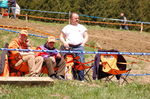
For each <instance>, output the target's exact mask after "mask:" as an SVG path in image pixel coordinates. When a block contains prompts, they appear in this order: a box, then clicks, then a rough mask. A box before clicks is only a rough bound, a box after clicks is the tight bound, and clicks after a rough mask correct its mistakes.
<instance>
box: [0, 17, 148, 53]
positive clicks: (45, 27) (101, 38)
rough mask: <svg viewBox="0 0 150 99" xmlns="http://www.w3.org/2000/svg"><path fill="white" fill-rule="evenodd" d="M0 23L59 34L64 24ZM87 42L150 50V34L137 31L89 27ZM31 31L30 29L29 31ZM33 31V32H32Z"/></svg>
mask: <svg viewBox="0 0 150 99" xmlns="http://www.w3.org/2000/svg"><path fill="white" fill-rule="evenodd" d="M0 25H8V26H17V27H30V28H34V29H37V30H41V31H44V32H48V33H52V34H54V35H56V36H59V34H60V32H61V29H62V28H63V26H64V25H65V24H48V23H40V22H37V23H35V22H32V21H29V22H27V21H24V20H12V19H0ZM87 28H88V33H89V42H94V44H96V45H95V46H99V47H102V48H104V49H117V50H119V51H122V52H150V34H149V33H140V32H139V31H136V32H135V31H134V32H133V31H121V30H113V29H108V28H100V27H99V28H98V27H94V26H93V27H89V26H87ZM30 32H31V31H30ZM34 33H35V32H34Z"/></svg>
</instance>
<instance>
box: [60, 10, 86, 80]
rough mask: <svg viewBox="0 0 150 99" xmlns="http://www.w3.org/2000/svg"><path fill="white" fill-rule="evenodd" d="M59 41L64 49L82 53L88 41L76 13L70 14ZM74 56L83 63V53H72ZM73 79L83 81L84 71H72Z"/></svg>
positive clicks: (84, 28)
mask: <svg viewBox="0 0 150 99" xmlns="http://www.w3.org/2000/svg"><path fill="white" fill-rule="evenodd" d="M60 40H61V41H62V43H63V46H64V47H65V49H70V50H73V51H84V45H85V43H86V42H87V40H88V33H87V28H86V27H84V26H83V25H81V24H79V15H78V14H77V13H71V15H70V24H68V25H67V26H65V27H64V28H63V29H62V32H61V34H60ZM74 54H75V55H76V56H79V57H80V59H79V61H80V62H81V63H84V54H83V53H74ZM76 72H77V75H78V76H74V78H75V79H78V80H80V81H84V70H79V71H73V75H76V74H75V73H76Z"/></svg>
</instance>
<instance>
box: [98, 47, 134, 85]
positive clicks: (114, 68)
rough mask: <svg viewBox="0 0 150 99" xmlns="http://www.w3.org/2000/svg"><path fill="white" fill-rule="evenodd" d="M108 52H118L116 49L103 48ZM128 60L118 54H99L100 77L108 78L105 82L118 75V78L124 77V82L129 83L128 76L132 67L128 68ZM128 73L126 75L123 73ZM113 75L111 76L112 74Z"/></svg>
mask: <svg viewBox="0 0 150 99" xmlns="http://www.w3.org/2000/svg"><path fill="white" fill-rule="evenodd" d="M101 51H108V52H117V51H116V50H101ZM127 64H128V63H126V60H125V59H124V57H123V56H122V55H116V54H99V69H98V78H99V79H101V78H106V80H105V82H110V81H112V78H113V77H114V76H116V78H117V80H119V81H120V80H121V79H123V82H122V84H123V83H124V82H126V83H128V81H127V79H126V78H127V77H128V74H129V73H130V70H131V69H128V70H126V65H127ZM124 73H126V75H125V76H123V75H122V74H124ZM110 75H111V76H110Z"/></svg>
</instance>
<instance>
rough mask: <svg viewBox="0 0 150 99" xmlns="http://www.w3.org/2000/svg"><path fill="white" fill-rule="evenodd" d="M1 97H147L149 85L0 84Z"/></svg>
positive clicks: (138, 98)
mask: <svg viewBox="0 0 150 99" xmlns="http://www.w3.org/2000/svg"><path fill="white" fill-rule="evenodd" d="M0 88H1V90H0V93H1V94H0V98H2V99H111V98H112V99H149V98H150V94H149V90H150V85H141V84H136V83H132V84H128V85H125V86H118V85H117V84H115V83H109V84H104V83H101V82H100V81H97V83H96V84H95V83H81V82H79V81H55V84H54V85H53V86H17V85H0Z"/></svg>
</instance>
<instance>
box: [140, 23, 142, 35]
mask: <svg viewBox="0 0 150 99" xmlns="http://www.w3.org/2000/svg"><path fill="white" fill-rule="evenodd" d="M140 32H141V33H142V32H143V23H141V31H140Z"/></svg>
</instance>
